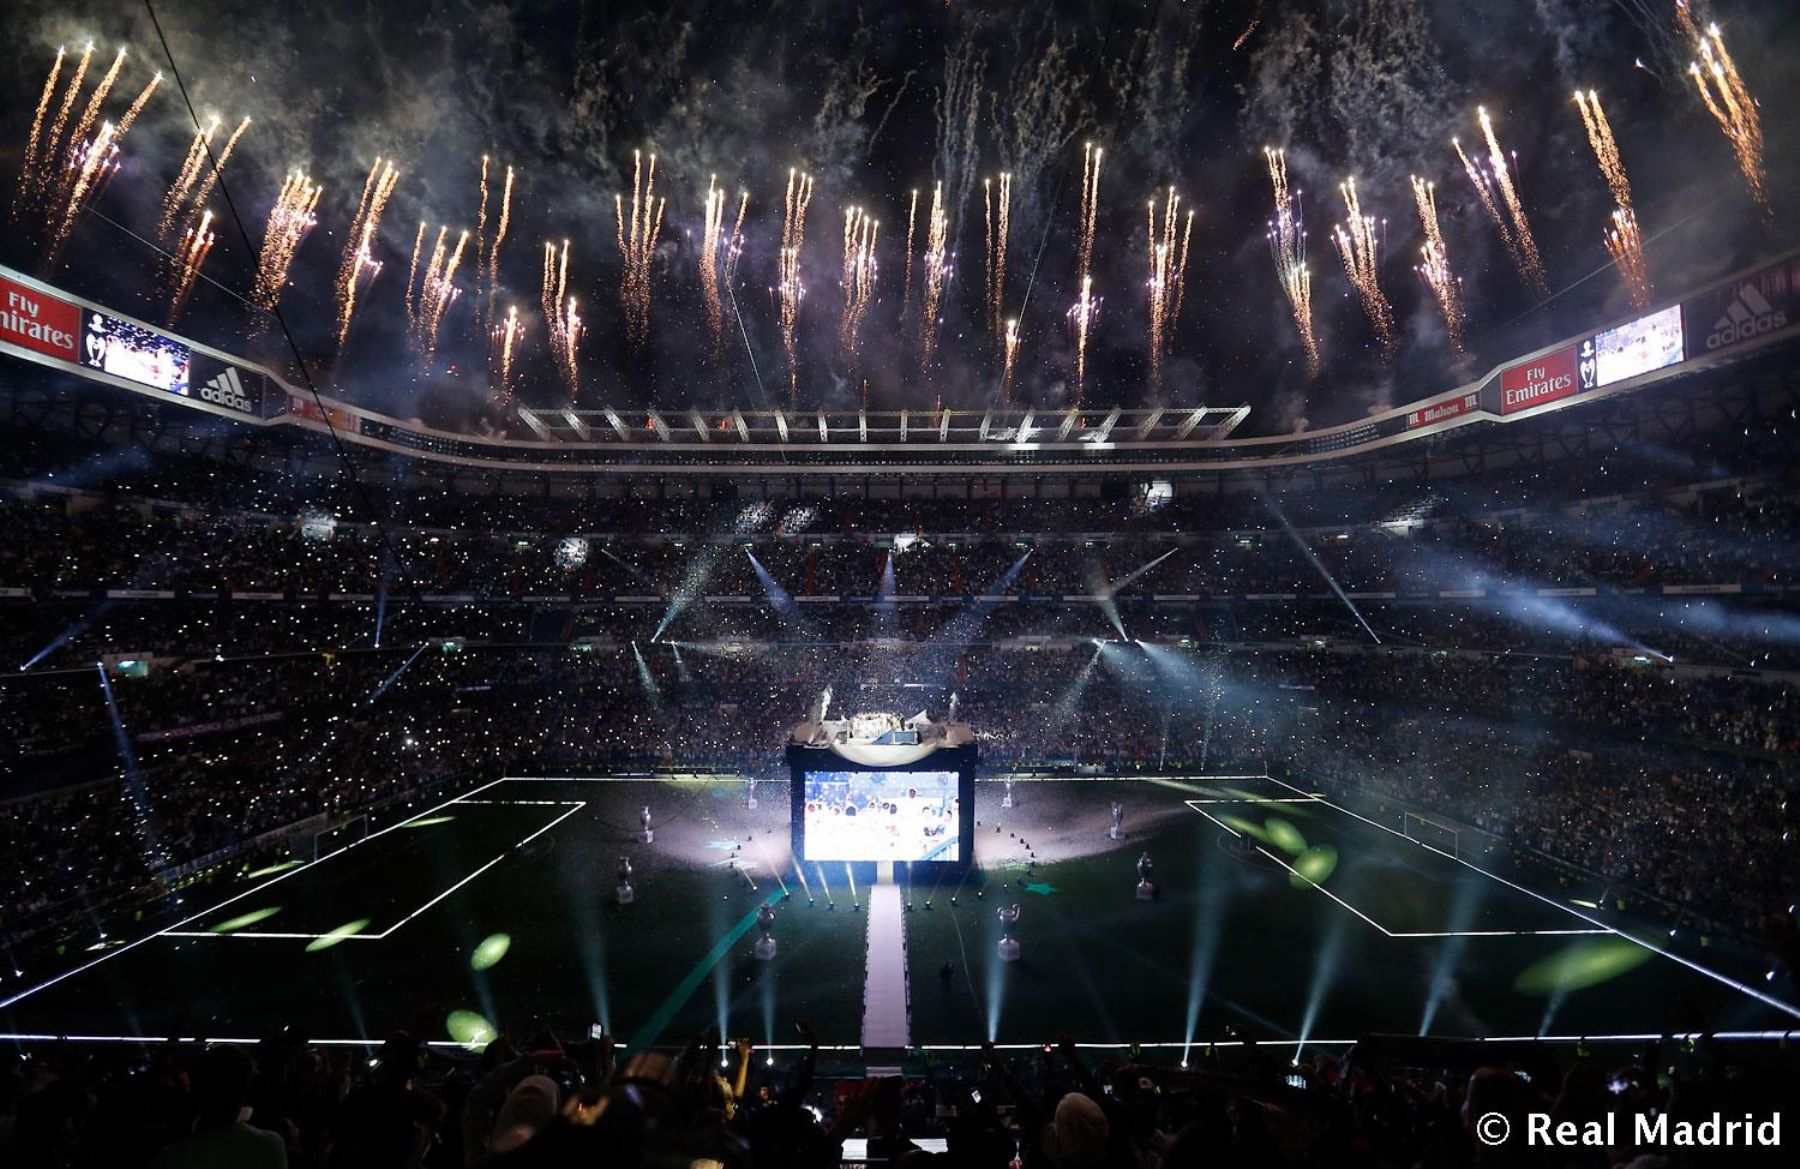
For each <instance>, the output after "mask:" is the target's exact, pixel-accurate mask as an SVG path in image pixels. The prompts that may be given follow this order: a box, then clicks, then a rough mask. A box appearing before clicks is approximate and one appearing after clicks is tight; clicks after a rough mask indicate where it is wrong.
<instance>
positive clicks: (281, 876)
mask: <svg viewBox="0 0 1800 1169" xmlns="http://www.w3.org/2000/svg"><path fill="white" fill-rule="evenodd" d="M504 782H505V780H504V779H496V780H494V781H493V782H492V783H485V784H483V785H481V786H480V787H478V788H476V789H475V790H473V791H471V792H469V793H468V794H469V795H471V796H474V795H480V794H481V793H482V792H484V791H486V790H487V789H488V788H490V787H493V786H494V784H497V783H504ZM458 798H461V797H452V798H450V799H448V800H445V801H444V802H443V803H441V804H439V805H437V806H436V807H434V808H427V809H425V810H424V811H423V812H420V813H419V814H418V815H416V816H408V817H407V818H406V819H404V820H401V821H400V822H399V823H396V824H389V825H388V826H387V827H386V828H383V829H381V830H380V831H378V832H371V833H369V835H367V836H365V837H363V838H362V839H361V840H352V841H351V842H350V843H349V844H346V845H344V847H343V848H339V849H336V850H334V851H332V852H328V853H326V854H325V855H324V856H322V857H318V858H316V859H314V860H310V861H307V862H306V863H305V864H303V865H299V866H297V867H295V868H291V869H289V870H288V871H287V872H285V873H278V874H276V875H275V876H273V877H270V878H269V879H268V880H267V881H264V882H263V883H262V884H260V885H252V886H251V887H250V888H248V889H246V890H244V891H243V892H242V893H236V894H233V895H232V896H230V897H227V898H226V899H225V900H223V901H221V902H219V903H218V904H217V905H214V906H212V907H210V908H208V909H202V910H201V911H200V912H199V913H196V914H193V915H191V916H189V917H184V918H182V919H181V920H180V921H178V922H176V923H175V924H174V925H171V926H167V927H165V928H163V929H160V930H156V931H155V932H153V933H148V934H145V935H144V936H143V937H141V938H138V939H137V940H136V941H133V942H127V943H126V944H125V945H123V946H120V947H118V948H117V949H114V950H108V951H107V952H106V953H104V954H102V955H100V956H99V957H98V958H95V959H94V960H93V961H92V962H84V963H82V964H81V965H80V966H76V967H74V968H73V969H70V970H65V971H63V972H62V973H61V974H58V975H57V976H55V977H54V978H48V979H45V980H44V981H43V982H40V983H38V984H37V985H36V986H33V987H30V988H28V989H26V990H22V991H20V992H19V993H18V994H15V995H12V996H10V997H8V998H5V999H0V1009H4V1008H6V1007H10V1006H12V1005H13V1004H14V1003H17V1002H20V1001H22V1000H24V999H27V998H30V997H31V996H32V995H34V994H36V993H37V992H38V991H40V990H44V989H45V988H47V987H52V986H55V985H56V984H57V983H59V982H62V981H63V980H65V979H69V978H73V977H74V976H75V975H77V974H80V973H81V972H82V971H84V970H92V969H93V968H94V967H96V966H98V965H100V963H102V962H110V961H111V960H112V959H114V958H117V957H118V956H119V955H120V954H123V953H125V952H126V951H127V950H135V949H137V948H138V947H139V946H141V945H143V944H144V943H145V942H148V941H150V940H151V939H152V938H161V937H169V936H172V935H174V931H176V930H179V929H180V928H181V927H182V926H185V925H191V924H193V923H194V922H196V921H199V920H200V919H201V918H204V917H209V916H211V915H212V914H214V913H217V912H218V911H219V910H221V909H224V908H225V907H226V906H227V905H232V904H235V903H236V902H239V901H242V900H243V899H244V898H246V897H249V896H251V895H253V894H256V893H260V892H262V891H263V890H264V889H267V888H269V887H270V886H271V885H276V884H279V883H280V882H282V881H285V880H287V879H288V878H289V877H291V876H293V875H294V874H295V873H304V872H305V871H306V870H308V869H310V868H312V867H313V866H314V865H317V864H322V863H323V862H325V861H328V860H330V859H331V858H332V857H334V856H337V855H338V853H341V852H345V851H347V850H348V849H352V848H356V847H358V846H359V845H364V844H367V843H369V841H371V840H374V839H375V838H376V837H378V836H385V835H386V834H387V833H389V832H392V831H393V830H394V829H396V828H404V827H406V826H407V825H408V824H410V823H412V822H413V821H414V820H422V819H424V818H425V817H426V816H430V815H432V814H433V813H436V812H441V811H443V810H444V809H445V808H448V807H449V806H450V805H451V804H454V803H456V802H457V799H458ZM206 936H207V937H220V936H223V935H219V934H207V935H206Z"/></svg>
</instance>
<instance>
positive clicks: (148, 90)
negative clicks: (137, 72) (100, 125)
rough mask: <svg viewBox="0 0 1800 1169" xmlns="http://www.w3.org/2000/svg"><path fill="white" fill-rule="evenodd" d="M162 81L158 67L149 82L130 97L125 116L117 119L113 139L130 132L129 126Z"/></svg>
mask: <svg viewBox="0 0 1800 1169" xmlns="http://www.w3.org/2000/svg"><path fill="white" fill-rule="evenodd" d="M162 83H163V75H162V70H160V69H158V70H157V71H156V72H155V73H153V74H151V76H150V80H149V82H148V83H147V84H146V85H145V86H144V88H143V89H141V90H139V91H138V95H137V96H136V97H135V98H133V99H131V105H130V107H129V108H127V109H126V111H125V116H124V117H122V118H120V119H119V128H118V129H117V130H115V131H113V140H114V141H117V140H118V139H120V138H123V137H125V135H126V134H128V133H130V132H131V128H132V127H133V126H134V125H136V124H137V120H138V115H139V114H141V113H143V112H144V107H145V106H146V105H148V104H150V95H151V94H153V93H155V92H156V91H157V89H158V87H160V86H161V85H162Z"/></svg>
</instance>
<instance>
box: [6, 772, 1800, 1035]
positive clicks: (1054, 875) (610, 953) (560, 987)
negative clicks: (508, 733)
mask: <svg viewBox="0 0 1800 1169" xmlns="http://www.w3.org/2000/svg"><path fill="white" fill-rule="evenodd" d="M976 787H977V798H976V818H977V827H976V830H975V862H976V863H975V864H974V865H973V866H971V867H970V868H969V869H968V870H967V872H966V873H964V874H963V875H962V876H960V877H945V878H942V879H929V878H925V877H923V876H921V878H920V879H919V880H918V881H917V882H916V883H915V882H913V881H912V879H911V874H910V873H909V872H908V871H907V870H906V868H905V866H900V868H899V871H897V872H896V873H894V875H893V880H894V881H895V882H896V883H897V884H898V885H899V887H900V891H901V895H902V896H903V898H904V899H905V902H906V904H907V905H908V906H909V908H908V910H907V911H906V912H905V913H904V916H903V918H902V920H903V921H904V923H905V946H906V963H907V971H908V978H909V984H910V990H909V996H910V1034H911V1041H912V1044H913V1045H914V1046H915V1047H924V1048H938V1047H964V1046H968V1045H973V1044H978V1043H980V1042H981V1041H983V1040H985V1039H993V1040H995V1041H997V1042H1000V1043H1002V1044H1036V1043H1041V1042H1045V1041H1047V1040H1049V1039H1051V1038H1053V1037H1055V1036H1056V1035H1058V1034H1059V1033H1065V1032H1066V1033H1068V1034H1070V1035H1072V1036H1074V1037H1075V1038H1076V1040H1077V1041H1079V1042H1082V1043H1090V1044H1106V1045H1122V1044H1132V1043H1136V1044H1141V1045H1144V1046H1145V1047H1146V1048H1150V1049H1153V1050H1157V1049H1159V1050H1163V1051H1165V1052H1172V1051H1173V1050H1174V1049H1182V1050H1183V1051H1185V1050H1186V1049H1187V1048H1188V1047H1189V1046H1203V1045H1205V1044H1208V1043H1220V1042H1241V1041H1259V1042H1265V1043H1279V1044H1294V1045H1296V1046H1298V1045H1300V1044H1302V1043H1315V1044H1342V1043H1347V1042H1350V1041H1353V1040H1355V1039H1356V1038H1357V1037H1358V1036H1359V1035H1362V1034H1365V1033H1371V1032H1385V1033H1398V1034H1404V1035H1420V1034H1429V1035H1441V1036H1455V1037H1473V1038H1516V1037H1581V1036H1588V1037H1595V1038H1598V1037H1603V1036H1649V1035H1656V1034H1663V1033H1672V1032H1681V1031H1686V1030H1689V1029H1691V1028H1692V1027H1694V1026H1695V1025H1696V1024H1703V1025H1704V1026H1705V1027H1707V1028H1709V1029H1711V1030H1714V1031H1718V1032H1723V1033H1742V1034H1752V1033H1754V1034H1759V1035H1760V1034H1770V1035H1773V1034H1774V1033H1778V1032H1785V1031H1788V1030H1790V1029H1792V1030H1800V1008H1796V1007H1795V1006H1793V1005H1790V1004H1788V1003H1786V1002H1783V1001H1782V1000H1780V999H1779V998H1777V997H1775V996H1774V995H1771V994H1769V993H1767V991H1766V990H1765V989H1764V988H1763V986H1762V984H1761V980H1760V978H1759V977H1757V976H1756V975H1755V974H1754V973H1752V972H1750V971H1746V970H1742V969H1731V968H1729V967H1728V965H1727V963H1726V962H1725V961H1724V960H1723V959H1722V958H1721V959H1720V960H1718V961H1714V960H1713V958H1714V956H1713V955H1711V954H1709V953H1707V952H1705V951H1695V950H1689V949H1687V948H1678V947H1679V946H1680V943H1679V942H1674V941H1671V940H1670V939H1668V938H1667V937H1666V936H1665V935H1664V934H1663V933H1662V932H1661V931H1650V930H1646V929H1637V930H1633V931H1631V932H1622V931H1623V930H1624V929H1625V927H1623V926H1622V925H1620V923H1619V922H1618V921H1617V920H1616V919H1614V918H1609V917H1607V916H1604V915H1603V914H1602V913H1601V912H1600V911H1598V910H1595V909H1594V908H1592V907H1591V904H1590V905H1586V906H1584V905H1583V904H1581V903H1579V902H1576V901H1573V900H1568V899H1560V900H1559V899H1554V898H1551V897H1548V896H1544V895H1541V894H1539V893H1537V892H1533V891H1532V890H1529V889H1526V888H1524V887H1523V886H1521V885H1518V884H1515V883H1513V882H1512V881H1511V880H1509V879H1508V878H1505V877H1503V876H1500V875H1497V874H1495V873H1493V872H1490V871H1489V866H1488V864H1487V861H1486V859H1485V858H1483V857H1480V856H1474V857H1466V856H1461V855H1457V853H1458V849H1457V844H1456V842H1455V839H1454V838H1452V837H1449V836H1447V835H1444V834H1441V833H1436V832H1435V830H1433V831H1427V832H1403V831H1402V828H1403V824H1402V822H1400V821H1399V820H1398V819H1397V818H1396V820H1395V821H1394V822H1392V823H1384V822H1382V820H1381V818H1380V817H1375V816H1369V817H1365V816H1364V815H1363V814H1362V813H1359V812H1357V811H1355V810H1352V809H1350V808H1348V807H1345V806H1342V805H1340V804H1337V803H1335V802H1333V801H1331V800H1330V799H1328V798H1326V797H1324V796H1322V795H1320V794H1319V793H1315V792H1311V791H1307V790H1305V789H1304V788H1303V787H1301V786H1297V785H1295V784H1291V783H1287V782H1283V781H1280V780H1276V779H1271V778H1269V777H1266V776H1185V777H1184V776H1171V777H1160V778H1130V779H1104V778H1092V779H1060V778H1057V779H1041V780H1040V779H1031V778H1024V777H1021V778H1019V779H1018V780H1017V781H1016V782H1015V783H1013V784H1012V785H1011V788H1010V790H1011V796H1012V804H1013V806H1011V807H1005V806H1003V801H1004V799H1005V796H1006V794H1007V791H1008V787H1007V785H1006V784H1005V783H1004V782H1003V780H1001V779H999V778H984V779H982V780H981V781H980V782H978V783H977V785H976ZM751 791H752V789H751V788H750V786H749V785H747V784H746V783H745V782H744V781H742V780H737V779H719V778H707V779H681V778H658V779H644V778H580V779H578V778H548V777H512V778H508V779H503V780H498V781H496V782H494V783H491V784H488V785H486V786H485V787H481V788H478V789H476V790H474V791H472V792H469V793H468V794H466V795H463V796H461V797H459V798H456V799H453V800H449V801H447V802H444V803H441V804H439V805H437V806H433V807H429V808H426V809H424V810H422V811H420V812H419V813H417V814H415V815H413V816H411V817H410V818H409V819H406V820H403V821H400V822H398V823H395V824H393V825H392V826H390V827H387V828H383V829H381V830H379V831H377V832H374V833H371V834H369V835H367V836H366V837H363V838H361V839H357V840H355V841H354V842H353V843H348V844H345V845H343V846H341V847H338V848H337V849H336V851H329V852H325V853H323V854H322V855H320V856H318V857H317V858H316V859H310V860H300V859H296V860H294V861H291V862H289V864H288V865H286V866H284V867H280V868H278V869H277V870H276V871H273V872H270V871H263V872H259V873H247V874H243V875H242V876H240V877H239V878H237V879H236V882H235V884H233V885H231V886H229V887H224V888H221V887H219V886H214V887H212V888H209V889H208V890H207V893H206V897H205V899H204V900H205V904H204V906H202V905H201V904H193V905H190V906H189V908H191V909H193V910H196V912H194V913H192V915H191V916H188V917H185V918H183V919H182V920H180V921H178V922H177V923H175V924H173V925H171V926H169V927H167V928H164V929H161V930H157V931H155V932H148V931H147V932H146V933H145V934H144V935H143V936H140V937H135V938H127V939H117V940H114V941H113V942H112V943H111V944H110V948H105V949H100V950H98V951H95V952H93V953H90V954H86V955H82V956H81V960H74V959H71V960H70V964H69V967H68V969H66V970H64V971H62V972H60V973H57V974H55V976H54V977H48V978H47V979H46V980H39V981H37V982H35V983H34V982H33V981H32V980H31V979H27V980H26V985H24V986H23V987H20V986H19V984H17V983H15V984H14V985H13V987H12V988H11V989H10V991H9V993H8V995H7V996H5V997H4V998H0V1032H4V1033H5V1035H6V1036H7V1037H11V1038H14V1039H24V1038H31V1039H39V1038H54V1037H64V1036H66V1037H71V1038H73V1037H93V1038H152V1039H159V1038H164V1037H181V1038H210V1039H243V1040H250V1039H255V1038H258V1037H260V1036H262V1035H265V1034H267V1033H270V1032H273V1031H278V1030H281V1029H284V1028H286V1029H288V1030H289V1031H291V1032H292V1033H294V1034H296V1035H300V1036H302V1037H304V1038H306V1039H308V1040H311V1041H315V1042H331V1041H337V1042H347V1043H355V1042H365V1041H369V1040H377V1041H378V1040H379V1039H380V1038H381V1037H382V1036H384V1035H385V1034H387V1033H388V1032H390V1031H392V1030H395V1029H398V1028H401V1027H415V1028H417V1027H420V1026H421V1024H420V1022H419V1020H421V1019H425V1018H429V1019H430V1020H432V1022H431V1023H430V1024H428V1025H427V1026H428V1027H429V1028H430V1029H431V1035H430V1037H431V1038H433V1039H435V1040H437V1041H440V1042H446V1043H448V1042H456V1041H466V1040H469V1039H471V1038H473V1039H479V1038H480V1037H481V1036H482V1035H484V1034H486V1033H487V1031H489V1030H499V1031H504V1032H507V1033H510V1034H513V1035H516V1036H517V1035H524V1034H527V1033H529V1032H531V1031H532V1030H534V1029H536V1028H537V1027H540V1026H549V1027H551V1028H553V1029H555V1030H556V1031H557V1032H559V1033H561V1034H564V1035H571V1036H573V1035H579V1034H582V1033H585V1032H587V1031H588V1030H589V1029H590V1028H591V1027H593V1026H594V1025H599V1026H601V1027H604V1028H606V1029H607V1030H609V1031H611V1032H612V1033H613V1034H614V1035H616V1036H617V1037H618V1038H619V1039H620V1040H621V1041H622V1042H625V1043H627V1044H629V1045H631V1046H634V1047H638V1046H646V1045H661V1046H679V1045H681V1044H683V1043H685V1042H686V1041H687V1039H688V1038H690V1037H691V1036H693V1035H694V1034H696V1033H697V1032H699V1031H701V1030H703V1029H706V1028H708V1027H716V1028H718V1029H720V1030H721V1031H722V1032H723V1033H725V1034H727V1035H732V1036H738V1035H744V1036H748V1037H750V1038H751V1039H752V1040H754V1041H755V1042H757V1043H759V1044H763V1045H774V1046H780V1045H785V1044H789V1043H792V1042H793V1032H792V1029H791V1023H792V1022H793V1020H795V1019H797V1018H806V1019H808V1020H810V1021H811V1022H812V1023H813V1025H814V1027H815V1028H816V1030H817V1031H818V1033H819V1035H820V1037H821V1039H822V1040H823V1041H824V1042H825V1043H827V1044H830V1045H843V1046H854V1045H856V1044H857V1043H858V1042H859V1038H860V1035H861V1025H862V1015H863V986H864V975H865V969H864V963H865V944H866V930H867V928H868V925H867V923H868V918H867V916H866V915H865V914H864V913H863V912H861V910H862V907H863V906H864V904H866V902H867V898H868V895H869V889H868V880H869V877H870V872H869V869H868V867H867V866H864V867H862V868H860V869H851V868H848V867H846V866H845V865H843V864H841V863H825V864H815V863H803V864H796V863H795V860H794V858H793V857H792V855H791V852H790V849H789V831H788V818H789V793H788V785H787V784H786V783H785V782H772V781H763V782H761V783H758V784H757V785H755V788H754V795H755V801H754V802H755V806H754V807H752V806H751V802H752V801H751V800H750V799H749V798H748V797H749V796H750V794H751ZM1115 802H1116V803H1117V804H1118V805H1119V806H1120V810H1121V813H1122V817H1123V824H1122V831H1121V834H1120V835H1121V839H1118V840H1114V839H1112V838H1111V835H1110V832H1109V830H1110V829H1111V828H1112V826H1113V816H1112V806H1113V804H1114V803H1115ZM646 807H647V808H649V809H650V812H651V818H652V824H653V827H654V830H655V841H654V843H652V844H645V843H644V842H643V841H642V839H641V835H640V833H641V824H640V819H639V817H640V814H641V810H642V809H644V808H646ZM1428 827H1429V826H1428ZM1465 843H1466V842H1465ZM1145 854H1148V856H1149V858H1150V863H1151V866H1152V871H1151V877H1150V880H1151V883H1152V885H1153V889H1151V890H1146V892H1147V893H1151V894H1153V895H1151V896H1148V897H1140V896H1139V895H1138V888H1137V887H1138V863H1139V859H1140V857H1142V856H1144V855H1145ZM621 857H628V858H629V860H630V864H631V867H632V877H631V882H632V888H633V893H634V897H633V899H632V902H631V903H630V904H626V905H621V904H619V903H618V898H617V897H616V888H617V886H618V883H619V880H618V870H619V866H620V858H621ZM1567 892H1568V893H1569V895H1570V896H1575V895H1578V893H1577V892H1576V891H1567ZM195 900H198V898H197V897H196V898H195ZM1584 900H1585V898H1584ZM765 904H769V905H772V906H773V907H774V908H775V910H776V919H775V924H774V927H773V934H774V936H775V938H776V940H777V943H778V949H777V952H776V955H775V957H774V958H773V959H772V960H769V961H759V960H758V959H757V958H756V957H755V955H754V953H753V949H754V946H755V944H756V941H757V937H758V932H759V931H758V928H757V916H758V912H759V910H760V909H761V907H762V906H763V905H765ZM1012 905H1017V906H1018V907H1019V917H1018V922H1017V924H1016V925H1015V926H1014V927H1012V932H1013V935H1014V937H1016V939H1017V940H1018V942H1019V944H1020V952H1021V956H1020V959H1019V960H1018V961H1016V962H1004V961H1002V960H1001V959H1000V956H999V952H998V943H999V940H1000V937H1001V934H1002V926H1001V923H1000V920H999V916H998V913H997V911H998V910H999V909H1001V908H1002V907H1010V906H1012ZM446 1019H448V1020H449V1025H448V1026H446V1025H445V1022H444V1020H446Z"/></svg>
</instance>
